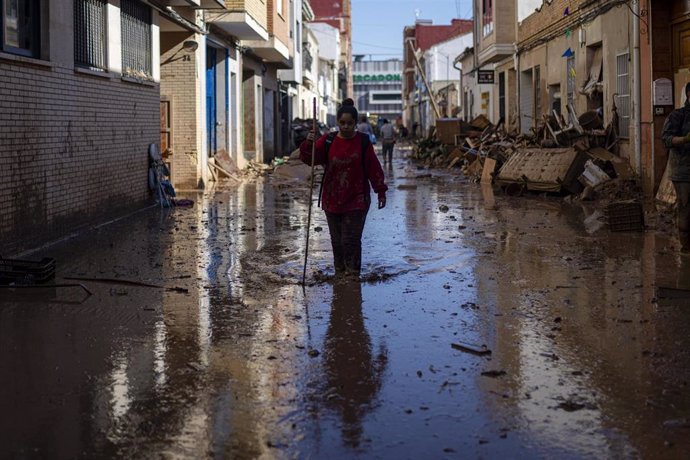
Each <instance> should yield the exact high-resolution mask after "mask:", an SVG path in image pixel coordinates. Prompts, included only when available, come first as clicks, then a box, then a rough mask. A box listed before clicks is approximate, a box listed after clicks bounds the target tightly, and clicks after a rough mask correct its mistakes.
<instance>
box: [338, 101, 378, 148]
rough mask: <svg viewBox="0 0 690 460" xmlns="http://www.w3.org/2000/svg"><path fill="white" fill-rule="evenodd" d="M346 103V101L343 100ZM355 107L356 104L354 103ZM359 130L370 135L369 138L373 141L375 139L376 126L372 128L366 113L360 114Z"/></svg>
mask: <svg viewBox="0 0 690 460" xmlns="http://www.w3.org/2000/svg"><path fill="white" fill-rule="evenodd" d="M343 105H344V101H343ZM353 107H354V104H353ZM357 131H359V132H360V133H364V134H366V135H367V136H369V140H370V141H372V142H375V141H374V128H372V126H371V124H370V123H369V120H367V116H366V115H360V116H359V123H357Z"/></svg>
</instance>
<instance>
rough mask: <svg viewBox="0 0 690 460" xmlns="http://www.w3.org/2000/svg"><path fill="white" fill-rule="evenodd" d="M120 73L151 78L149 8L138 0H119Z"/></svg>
mask: <svg viewBox="0 0 690 460" xmlns="http://www.w3.org/2000/svg"><path fill="white" fill-rule="evenodd" d="M120 11H121V22H122V73H123V74H124V75H127V76H132V77H137V78H147V79H148V78H151V76H152V75H153V69H152V64H151V46H152V45H151V8H150V7H148V6H147V5H144V4H143V3H141V2H140V1H138V0H121V3H120Z"/></svg>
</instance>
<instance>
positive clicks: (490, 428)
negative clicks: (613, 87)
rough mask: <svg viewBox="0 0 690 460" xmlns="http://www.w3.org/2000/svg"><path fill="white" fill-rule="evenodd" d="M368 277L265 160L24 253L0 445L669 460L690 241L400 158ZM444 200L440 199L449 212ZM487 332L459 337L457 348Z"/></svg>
mask: <svg viewBox="0 0 690 460" xmlns="http://www.w3.org/2000/svg"><path fill="white" fill-rule="evenodd" d="M387 174H388V177H389V180H388V182H389V184H390V188H391V190H390V192H389V200H388V207H387V208H385V209H384V210H375V209H372V210H371V211H370V214H369V218H368V221H367V225H366V228H365V238H364V257H363V259H364V261H363V263H364V269H363V272H364V273H363V275H364V280H363V281H362V282H358V281H353V280H349V281H348V280H334V279H332V278H331V276H330V275H331V274H332V268H331V266H330V249H329V248H330V242H329V240H328V231H327V226H326V222H325V219H324V217H323V214H322V212H320V211H318V210H317V211H316V212H315V222H314V227H315V228H316V227H321V228H322V229H323V230H322V231H314V232H312V233H311V237H312V239H311V246H310V261H309V270H308V273H309V277H308V284H309V286H308V287H307V288H306V292H305V291H303V289H302V287H301V286H300V285H299V281H300V278H301V274H302V257H303V250H304V240H305V228H304V226H305V225H306V211H307V199H306V196H307V195H306V189H305V188H304V187H302V186H295V185H288V184H287V183H286V182H284V181H282V182H280V183H272V182H271V180H270V179H259V180H257V181H256V182H248V183H244V184H242V185H240V186H239V187H238V188H237V189H232V190H217V191H215V192H214V193H206V194H203V195H202V194H199V195H193V196H191V197H192V198H194V199H196V200H197V204H196V205H195V207H194V208H191V209H183V208H179V209H174V210H160V209H157V208H153V209H148V210H146V211H143V212H140V213H138V214H135V215H133V216H130V217H128V218H126V219H122V220H120V221H117V222H115V223H112V224H110V225H106V226H102V227H100V228H98V229H95V230H94V231H92V232H89V233H86V234H84V235H82V236H80V237H77V238H75V239H72V240H69V241H67V242H65V243H62V244H59V245H56V246H52V247H49V248H46V249H44V250H42V251H41V252H40V253H37V254H34V255H33V256H32V257H40V256H44V255H46V256H50V257H55V258H56V259H57V260H58V267H59V272H58V281H59V282H63V281H62V279H63V278H65V277H82V278H109V279H126V280H133V281H138V282H145V283H149V284H153V285H158V286H163V288H157V287H144V286H135V285H123V284H109V283H102V282H95V281H64V282H70V283H83V284H84V285H85V286H86V287H87V288H88V290H89V291H91V292H92V293H93V295H89V294H88V293H87V292H86V291H84V290H82V289H80V288H67V289H55V290H53V289H49V290H42V291H40V292H39V291H21V292H16V293H11V292H9V291H6V290H4V291H0V296H1V297H0V390H1V391H0V437H1V438H2V441H1V442H0V458H34V457H50V458H94V457H126V458H160V457H163V458H179V457H185V458H186V457H189V458H199V457H221V458H324V457H329V458H352V457H356V456H359V457H362V458H492V457H500V458H544V457H549V458H585V457H586V458H628V457H643V458H687V457H688V456H690V421H689V420H688V419H689V418H690V393H689V391H688V390H689V388H688V380H690V335H689V334H688V331H690V301H688V300H683V299H680V300H669V299H657V298H656V296H657V291H656V289H657V287H659V286H663V287H675V288H686V289H690V276H689V275H690V257H680V256H678V255H677V254H676V252H675V250H674V249H673V245H674V242H673V240H670V239H669V237H667V236H665V235H664V234H661V233H656V232H655V231H651V230H650V231H647V232H645V233H618V234H614V233H609V232H607V231H606V230H600V231H598V232H594V233H588V231H587V229H586V228H585V226H584V224H583V221H584V220H585V218H586V217H587V213H590V212H591V210H588V209H583V208H582V207H576V206H569V205H564V204H563V203H562V202H561V200H560V199H558V198H553V197H540V196H532V197H520V198H511V197H506V196H503V195H502V194H501V193H500V192H494V191H493V190H492V189H490V188H488V189H487V188H482V187H480V186H479V185H477V184H469V183H466V182H465V181H464V180H463V179H462V177H460V176H457V175H449V174H445V173H442V172H432V173H430V172H429V171H418V170H417V168H415V167H414V166H411V165H409V164H408V163H406V162H405V161H404V160H402V159H399V160H397V162H396V163H395V164H394V166H393V167H392V168H388V169H387ZM446 207H447V209H446ZM461 343H466V344H470V345H473V346H477V347H479V350H484V348H482V346H483V345H485V346H486V349H488V350H491V354H482V355H477V354H474V353H468V352H467V351H465V350H463V349H458V347H457V346H456V347H453V346H452V345H453V344H456V345H457V344H461Z"/></svg>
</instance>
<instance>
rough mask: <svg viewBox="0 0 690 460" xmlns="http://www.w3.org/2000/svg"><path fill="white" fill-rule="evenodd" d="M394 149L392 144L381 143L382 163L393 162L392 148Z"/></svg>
mask: <svg viewBox="0 0 690 460" xmlns="http://www.w3.org/2000/svg"><path fill="white" fill-rule="evenodd" d="M394 147H395V143H394V142H386V141H383V150H382V151H383V162H384V163H385V162H386V161H388V162H389V163H392V162H393V148H394Z"/></svg>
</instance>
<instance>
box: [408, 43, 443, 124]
mask: <svg viewBox="0 0 690 460" xmlns="http://www.w3.org/2000/svg"><path fill="white" fill-rule="evenodd" d="M407 45H408V46H409V47H410V49H411V50H412V55H413V56H414V62H415V63H416V64H417V70H419V74H420V75H421V76H422V81H423V82H424V86H426V90H427V92H428V93H429V97H430V98H431V106H432V107H433V108H434V113H435V114H436V119H439V118H441V112H440V111H439V110H438V106H437V105H436V97H435V96H434V92H433V91H432V90H431V87H430V86H429V82H427V81H426V74H425V73H424V69H422V64H421V63H420V62H419V58H418V57H417V53H416V52H415V49H414V48H413V47H412V41H409V42H407Z"/></svg>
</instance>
